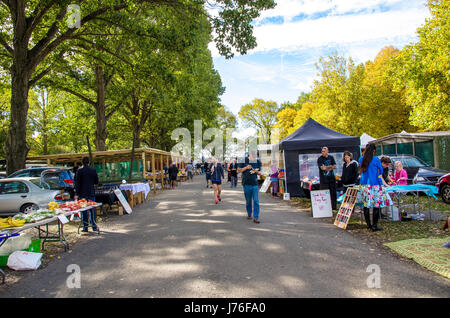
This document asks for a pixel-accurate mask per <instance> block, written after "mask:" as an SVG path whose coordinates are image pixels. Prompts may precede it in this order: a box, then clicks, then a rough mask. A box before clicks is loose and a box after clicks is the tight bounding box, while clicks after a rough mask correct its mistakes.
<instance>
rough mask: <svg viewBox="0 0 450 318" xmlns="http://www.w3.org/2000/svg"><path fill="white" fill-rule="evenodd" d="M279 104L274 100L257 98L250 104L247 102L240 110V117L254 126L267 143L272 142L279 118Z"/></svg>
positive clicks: (247, 123)
mask: <svg viewBox="0 0 450 318" xmlns="http://www.w3.org/2000/svg"><path fill="white" fill-rule="evenodd" d="M277 112H278V105H277V103H276V102H274V101H265V100H263V99H260V98H255V99H254V100H253V101H252V102H251V103H250V104H245V105H243V106H242V107H241V109H240V110H239V117H240V118H241V119H242V121H243V123H244V125H245V126H247V127H254V128H256V129H257V130H258V133H260V134H261V136H262V137H263V138H262V139H263V140H262V141H263V143H265V144H268V143H270V137H271V134H272V128H274V126H275V123H276V120H277Z"/></svg>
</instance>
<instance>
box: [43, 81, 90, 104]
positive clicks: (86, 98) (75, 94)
mask: <svg viewBox="0 0 450 318" xmlns="http://www.w3.org/2000/svg"><path fill="white" fill-rule="evenodd" d="M49 83H51V84H53V86H54V87H55V88H57V89H60V90H63V91H66V92H67V93H70V94H72V95H74V96H76V97H78V98H79V99H81V100H83V101H85V102H86V103H88V104H91V105H92V106H94V107H95V106H97V103H96V102H94V101H93V100H91V99H90V98H88V97H86V96H84V95H82V94H80V93H78V92H75V91H73V90H71V89H70V88H67V87H64V86H60V85H58V84H56V83H55V82H53V81H49Z"/></svg>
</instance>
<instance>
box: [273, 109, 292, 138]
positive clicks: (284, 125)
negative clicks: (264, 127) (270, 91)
mask: <svg viewBox="0 0 450 318" xmlns="http://www.w3.org/2000/svg"><path fill="white" fill-rule="evenodd" d="M296 115H297V111H296V110H295V109H293V108H290V107H286V108H284V109H283V110H281V111H279V112H278V113H277V124H276V125H275V127H276V128H278V129H280V139H283V138H285V137H287V136H288V135H289V131H290V130H291V128H292V127H293V126H294V118H295V116H296Z"/></svg>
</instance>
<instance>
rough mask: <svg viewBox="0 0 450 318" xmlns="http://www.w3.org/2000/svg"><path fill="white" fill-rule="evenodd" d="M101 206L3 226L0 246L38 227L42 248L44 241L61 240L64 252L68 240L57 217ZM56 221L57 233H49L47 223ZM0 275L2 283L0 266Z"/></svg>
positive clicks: (2, 274)
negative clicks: (18, 224) (21, 223)
mask: <svg viewBox="0 0 450 318" xmlns="http://www.w3.org/2000/svg"><path fill="white" fill-rule="evenodd" d="M100 206H102V204H101V203H97V204H95V205H90V206H87V207H85V208H82V209H78V210H73V211H67V212H63V213H60V214H58V215H55V216H53V217H50V218H46V219H43V220H41V221H38V222H33V223H25V224H24V225H23V226H21V227H9V228H5V229H3V230H2V231H0V239H1V241H0V247H1V246H2V245H3V244H5V242H6V241H7V240H8V239H9V238H11V237H14V236H17V235H18V234H19V233H20V232H22V231H25V230H28V229H31V228H37V229H38V233H39V239H41V240H42V248H44V244H45V243H46V242H61V243H63V244H64V251H65V252H66V251H67V249H68V248H69V242H68V241H67V239H66V237H65V236H64V223H62V222H61V220H60V219H59V216H61V215H64V216H65V217H70V216H71V215H73V214H77V213H81V212H83V211H86V210H90V209H92V208H94V209H95V208H96V207H100ZM55 221H56V222H57V224H58V232H57V233H51V232H50V231H49V228H48V226H49V224H50V223H53V222H55ZM44 226H45V230H43V229H41V227H44ZM0 275H1V276H2V284H3V283H4V282H5V273H4V271H3V270H2V269H1V268H0Z"/></svg>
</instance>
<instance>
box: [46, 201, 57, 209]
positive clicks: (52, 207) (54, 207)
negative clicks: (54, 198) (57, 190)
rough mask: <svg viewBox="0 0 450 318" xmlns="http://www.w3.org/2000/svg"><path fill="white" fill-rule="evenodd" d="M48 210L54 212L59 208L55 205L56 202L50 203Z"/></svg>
mask: <svg viewBox="0 0 450 318" xmlns="http://www.w3.org/2000/svg"><path fill="white" fill-rule="evenodd" d="M48 208H49V210H56V209H58V208H59V204H58V203H56V202H50V203H49V204H48Z"/></svg>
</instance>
